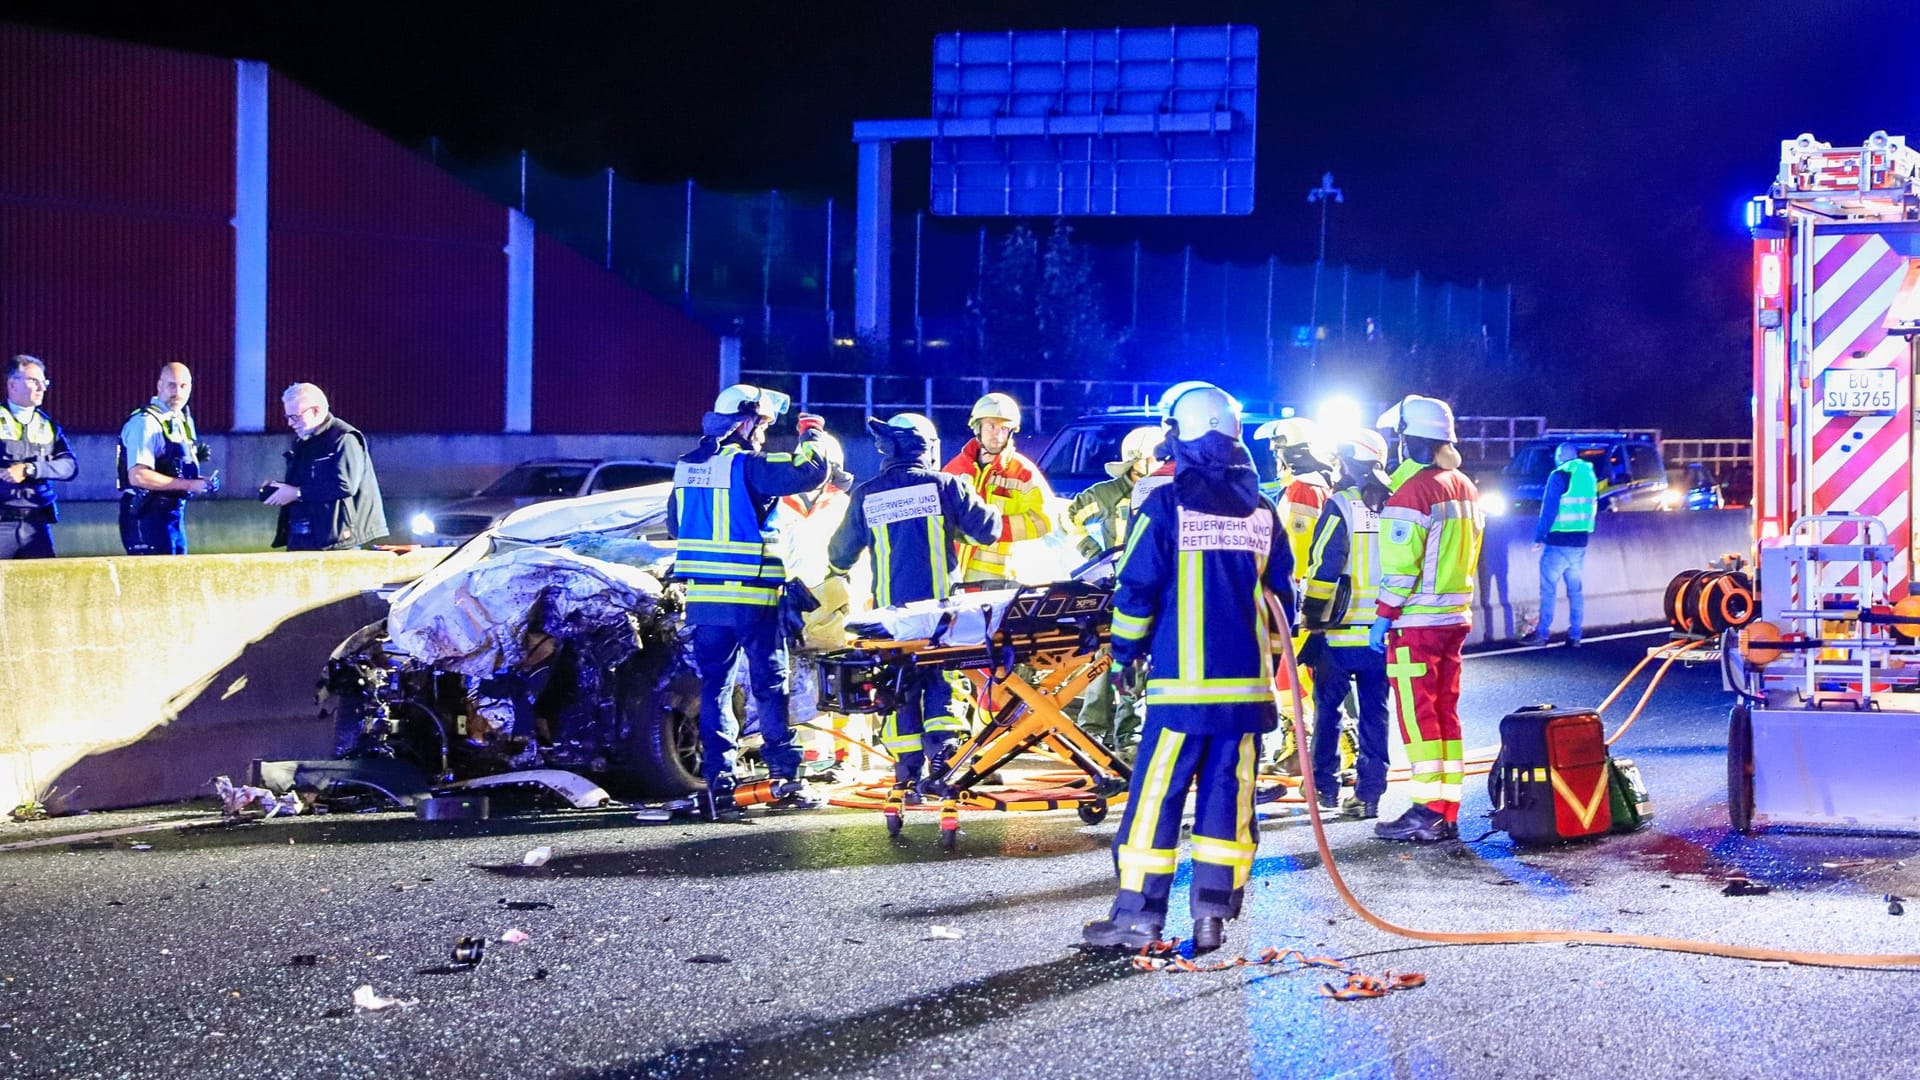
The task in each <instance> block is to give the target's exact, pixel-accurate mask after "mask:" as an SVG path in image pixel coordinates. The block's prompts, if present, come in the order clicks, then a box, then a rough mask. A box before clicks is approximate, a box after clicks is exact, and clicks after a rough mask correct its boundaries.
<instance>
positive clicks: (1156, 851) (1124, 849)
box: [1115, 844, 1198, 874]
mask: <svg viewBox="0 0 1920 1080" xmlns="http://www.w3.org/2000/svg"><path fill="white" fill-rule="evenodd" d="M1195 857H1196V858H1197V857H1198V855H1197V854H1196V856H1195ZM1115 859H1116V861H1118V862H1119V864H1120V869H1121V871H1122V872H1124V871H1127V870H1142V871H1145V872H1146V873H1149V874H1171V873H1173V872H1174V871H1175V870H1177V869H1179V868H1180V854H1179V852H1176V851H1175V850H1173V849H1172V848H1136V847H1131V846H1128V845H1126V844H1122V845H1121V846H1120V849H1119V851H1118V852H1117V853H1116V855H1115Z"/></svg>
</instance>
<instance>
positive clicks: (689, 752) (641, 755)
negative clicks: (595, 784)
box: [612, 651, 705, 799]
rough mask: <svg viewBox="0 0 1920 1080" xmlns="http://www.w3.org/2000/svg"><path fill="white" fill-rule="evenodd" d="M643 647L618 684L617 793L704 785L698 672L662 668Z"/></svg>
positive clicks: (678, 791) (666, 795)
mask: <svg viewBox="0 0 1920 1080" xmlns="http://www.w3.org/2000/svg"><path fill="white" fill-rule="evenodd" d="M649 659H650V657H649V656H648V654H647V653H645V652H644V651H643V652H642V653H641V654H640V656H638V657H635V658H634V659H633V660H631V661H629V662H628V663H627V664H625V665H623V666H622V667H621V669H620V678H619V681H618V682H617V683H616V686H617V688H618V689H617V692H618V694H619V701H618V702H617V708H618V710H619V724H620V730H621V732H622V733H623V743H624V745H623V751H624V752H623V753H622V754H621V759H622V765H623V766H624V767H623V768H621V769H620V770H619V775H618V776H617V777H616V778H612V779H614V782H615V783H616V785H617V786H618V787H620V788H623V789H624V788H631V789H632V790H631V791H630V792H628V791H617V792H615V794H619V795H630V796H633V797H639V798H644V799H674V798H678V797H680V796H682V795H685V794H687V793H688V792H690V791H697V790H699V789H700V788H701V787H702V786H704V783H705V782H704V781H703V780H702V779H701V775H700V677H699V676H698V675H696V674H694V672H693V671H692V670H691V669H689V668H687V667H685V666H683V665H678V664H675V665H672V666H671V667H670V668H669V669H668V670H666V671H662V670H661V667H660V665H658V664H657V663H647V662H645V661H647V660H649Z"/></svg>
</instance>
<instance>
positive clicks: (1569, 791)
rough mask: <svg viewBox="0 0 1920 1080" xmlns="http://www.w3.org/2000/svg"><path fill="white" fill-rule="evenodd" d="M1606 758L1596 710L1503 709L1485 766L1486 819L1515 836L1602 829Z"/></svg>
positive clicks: (1551, 836)
mask: <svg viewBox="0 0 1920 1080" xmlns="http://www.w3.org/2000/svg"><path fill="white" fill-rule="evenodd" d="M1609 766H1610V760H1609V758H1608V756H1607V744H1606V738H1605V736H1604V734H1603V731H1602V728H1601V726H1600V714H1599V713H1598V712H1595V711H1594V710H1592V709H1556V708H1554V707H1553V706H1551V705H1533V706H1529V707H1528V708H1524V709H1521V710H1519V711H1517V712H1513V713H1509V714H1507V716H1506V718H1505V719H1503V720H1501V721H1500V756H1499V757H1498V758H1496V759H1494V763H1493V769H1492V771H1491V772H1489V773H1488V774H1487V797H1488V798H1489V799H1490V800H1491V801H1492V803H1493V827H1494V828H1496V829H1499V830H1501V831H1503V832H1505V833H1506V834H1507V835H1508V836H1511V837H1512V838H1513V839H1514V840H1515V841H1516V842H1518V843H1522V844H1543V843H1551V842H1553V841H1555V840H1575V839H1579V838H1581V837H1589V836H1602V835H1605V834H1606V833H1608V832H1610V831H1612V829H1613V812H1612V805H1611V803H1610V801H1609V799H1608V780H1609V778H1610V777H1611V775H1612V769H1611V768H1610V767H1609Z"/></svg>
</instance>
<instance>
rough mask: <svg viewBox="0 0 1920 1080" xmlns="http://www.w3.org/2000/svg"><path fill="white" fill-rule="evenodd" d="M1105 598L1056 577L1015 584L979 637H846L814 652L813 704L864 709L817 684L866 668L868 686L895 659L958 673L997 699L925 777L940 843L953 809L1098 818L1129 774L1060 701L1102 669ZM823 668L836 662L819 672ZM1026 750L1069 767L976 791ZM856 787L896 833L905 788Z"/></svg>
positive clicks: (887, 672) (951, 841)
mask: <svg viewBox="0 0 1920 1080" xmlns="http://www.w3.org/2000/svg"><path fill="white" fill-rule="evenodd" d="M1111 604H1112V594H1111V592H1110V591H1107V590H1102V589H1098V588H1095V587H1091V586H1086V585H1084V584H1082V583H1078V582H1065V583H1060V584H1058V585H1054V586H1040V587H1035V588H1032V589H1022V590H1021V592H1020V595H1019V596H1017V597H1016V598H1015V600H1014V602H1013V603H1012V604H1011V605H1009V608H1008V613H1007V615H1006V616H1005V617H1004V618H1003V619H1002V620H1001V625H1000V627H999V628H997V629H995V630H994V631H992V632H991V633H989V634H988V635H987V637H988V640H987V642H986V643H984V644H965V645H954V644H946V643H942V642H941V641H939V640H938V638H937V637H935V638H919V639H912V640H892V639H884V638H860V639H856V640H854V641H853V642H851V643H850V647H849V648H848V649H846V650H843V651H839V652H835V653H830V654H827V655H826V656H824V657H822V658H821V664H822V669H823V670H822V673H823V680H822V695H821V700H822V706H823V707H824V708H828V709H830V710H832V711H840V710H841V709H846V710H847V711H860V712H865V711H873V710H872V708H871V707H869V706H872V705H877V704H878V703H877V702H861V703H858V704H850V703H849V702H848V700H847V698H846V696H845V695H844V694H843V693H839V692H836V693H829V692H828V690H827V687H828V685H829V684H830V683H831V684H835V685H837V686H840V687H844V686H845V684H846V682H847V679H848V673H849V672H856V673H862V672H863V673H866V674H869V675H872V676H873V678H871V679H868V680H865V683H864V684H865V685H868V686H872V685H876V684H885V683H890V682H892V681H893V680H892V678H891V676H892V675H893V674H896V673H897V672H899V671H900V670H901V669H903V668H906V667H915V668H933V669H936V670H939V671H943V672H948V671H954V672H961V673H964V674H965V675H966V676H967V677H968V678H969V679H970V680H973V681H975V683H976V685H979V686H983V687H985V688H986V689H988V690H990V691H1004V692H1005V696H1004V698H1003V699H1002V698H999V697H998V695H996V699H997V700H998V701H999V704H998V706H997V707H996V708H995V709H994V711H993V713H992V715H991V717H990V718H989V719H988V720H987V722H986V723H985V724H984V725H983V726H982V727H981V729H980V730H979V731H978V732H976V733H975V734H973V735H972V736H971V737H969V738H968V739H966V740H965V741H964V742H963V743H962V744H961V746H960V748H959V750H957V751H956V752H955V753H954V755H953V757H952V758H951V759H950V761H949V763H948V766H947V769H946V771H945V772H944V773H942V774H941V775H940V776H937V777H932V778H931V779H933V780H934V781H936V782H937V784H938V785H939V787H940V790H942V791H944V793H945V794H944V795H943V797H942V798H941V800H940V805H939V812H940V846H941V847H942V848H943V849H946V850H952V848H953V847H954V846H955V844H956V842H957V839H958V834H959V829H960V811H961V810H962V809H967V810H991V811H999V812H1002V813H1037V812H1043V811H1048V810H1064V809H1067V808H1069V807H1071V808H1072V809H1074V810H1075V811H1077V812H1078V814H1079V816H1080V819H1081V820H1082V821H1084V822H1086V823H1087V824H1089V825H1095V824H1099V823H1100V822H1101V821H1102V820H1104V819H1105V818H1106V816H1107V812H1108V810H1109V809H1110V808H1111V806H1112V805H1113V803H1115V802H1118V801H1122V800H1124V799H1125V798H1126V791H1127V783H1128V780H1129V779H1130V778H1131V776H1132V771H1131V769H1130V768H1129V767H1128V766H1127V764H1126V763H1125V762H1124V761H1122V760H1120V759H1119V758H1118V757H1116V756H1115V755H1114V754H1113V752H1112V751H1110V750H1108V749H1107V748H1106V747H1105V746H1103V745H1101V744H1100V741H1099V740H1097V739H1095V738H1093V736H1091V735H1088V734H1087V733H1086V732H1085V731H1084V730H1082V729H1081V727H1080V725H1079V724H1078V723H1076V722H1075V721H1074V719H1073V718H1072V717H1071V716H1069V715H1068V714H1067V711H1066V707H1067V705H1068V703H1070V702H1072V701H1073V700H1074V699H1076V698H1078V697H1079V696H1080V695H1081V694H1083V693H1085V692H1086V689H1087V687H1088V686H1090V685H1092V684H1093V681H1094V680H1095V679H1097V678H1099V677H1100V676H1101V675H1102V674H1104V673H1106V672H1107V670H1108V669H1109V668H1110V667H1111V666H1112V663H1113V660H1112V656H1111V655H1110V654H1109V653H1108V652H1107V650H1106V649H1105V648H1104V647H1103V646H1104V645H1105V644H1106V642H1107V635H1108V624H1109V622H1110V621H1111ZM830 666H831V667H834V668H836V669H837V671H836V672H835V674H834V675H833V676H831V677H829V676H827V669H828V668H829V667H830ZM1023 668H1025V669H1030V670H1031V671H1032V675H1028V674H1027V673H1026V672H1025V671H1023V670H1022V669H1023ZM1027 753H1042V754H1046V755H1049V756H1052V757H1055V758H1058V759H1060V760H1061V761H1063V762H1065V763H1067V764H1070V765H1072V766H1073V767H1074V769H1075V770H1076V771H1075V772H1074V773H1071V774H1069V773H1066V771H1065V770H1061V772H1060V773H1057V774H1048V775H1046V776H1044V777H1042V779H1043V780H1047V781H1051V782H1050V783H1049V784H1048V785H1047V786H1045V787H1043V788H1039V789H1032V790H1016V791H1005V792H989V791H982V790H979V787H978V785H979V784H980V782H981V781H982V780H983V779H985V778H986V777H988V776H990V775H992V774H993V773H995V772H996V771H998V770H999V769H1001V768H1002V767H1004V766H1005V765H1007V764H1008V763H1009V762H1011V761H1012V760H1013V759H1014V758H1016V757H1019V756H1020V755H1022V754H1027ZM861 794H862V795H863V796H864V799H863V802H865V803H866V804H867V805H869V806H871V807H873V808H877V809H879V810H880V812H881V814H882V816H883V817H884V818H885V820H886V826H887V832H888V835H890V836H895V837H897V836H899V835H900V833H901V829H902V825H903V821H902V814H903V811H904V810H905V808H906V807H907V806H909V805H912V803H910V802H909V800H910V798H911V797H912V796H914V795H915V794H916V792H915V789H914V787H913V785H911V784H907V783H899V782H896V783H893V784H891V785H888V786H885V787H882V786H881V785H870V786H869V787H868V788H866V789H864V790H863V791H862V792H861Z"/></svg>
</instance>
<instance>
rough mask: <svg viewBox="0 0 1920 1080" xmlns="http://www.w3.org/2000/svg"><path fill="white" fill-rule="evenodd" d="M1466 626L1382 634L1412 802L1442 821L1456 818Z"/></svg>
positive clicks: (1462, 770) (1461, 753)
mask: <svg viewBox="0 0 1920 1080" xmlns="http://www.w3.org/2000/svg"><path fill="white" fill-rule="evenodd" d="M1468 630H1469V627H1468V626H1467V625H1466V624H1464V623H1462V624H1459V625H1455V626H1410V627H1407V628H1405V629H1398V628H1396V629H1395V630H1394V631H1393V632H1392V633H1390V634H1388V635H1387V683H1388V685H1390V686H1391V687H1392V688H1393V692H1394V698H1395V701H1396V702H1397V703H1398V704H1399V706H1400V709H1399V711H1400V734H1401V737H1402V738H1404V739H1405V740H1406V744H1407V764H1408V765H1409V766H1410V767H1411V770H1412V773H1413V775H1412V777H1411V779H1410V781H1409V783H1408V785H1407V788H1408V793H1409V794H1410V795H1412V797H1413V801H1414V803H1415V804H1416V805H1420V806H1425V807H1426V808H1427V809H1429V810H1432V811H1434V812H1435V813H1438V814H1440V815H1441V816H1443V817H1445V818H1446V819H1447V820H1448V821H1458V820H1459V819H1460V788H1461V785H1462V783H1463V781H1464V780H1465V779H1466V775H1465V774H1466V766H1465V763H1464V761H1463V758H1464V757H1465V756H1466V755H1465V745H1464V744H1463V743H1462V741H1461V738H1460V650H1461V648H1462V647H1463V646H1464V645H1466V642H1467V631H1468Z"/></svg>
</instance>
